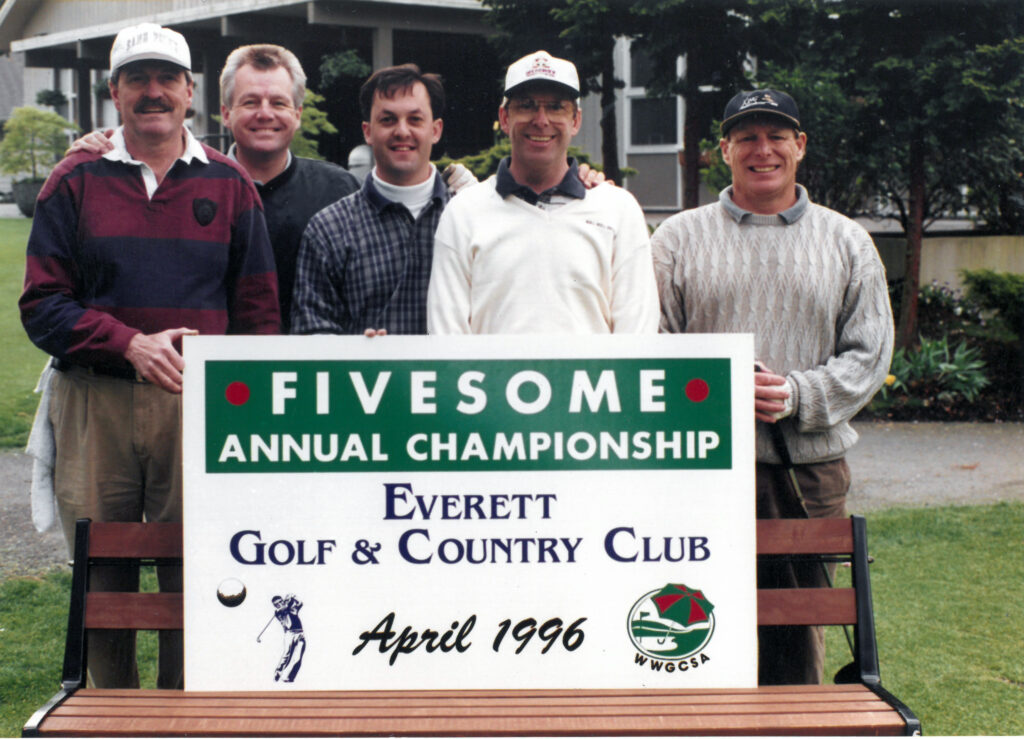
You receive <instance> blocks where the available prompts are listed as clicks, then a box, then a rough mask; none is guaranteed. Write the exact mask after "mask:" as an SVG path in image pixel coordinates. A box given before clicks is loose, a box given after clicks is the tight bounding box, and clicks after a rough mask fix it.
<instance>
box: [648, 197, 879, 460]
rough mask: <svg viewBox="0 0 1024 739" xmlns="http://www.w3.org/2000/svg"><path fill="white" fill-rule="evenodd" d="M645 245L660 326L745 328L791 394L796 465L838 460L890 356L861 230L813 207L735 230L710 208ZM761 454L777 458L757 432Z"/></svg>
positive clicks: (789, 432) (875, 266)
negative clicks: (654, 280)
mask: <svg viewBox="0 0 1024 739" xmlns="http://www.w3.org/2000/svg"><path fill="white" fill-rule="evenodd" d="M801 191H802V194H801V199H802V200H805V199H806V193H805V192H803V188H801ZM723 196H724V197H729V191H728V190H727V191H725V192H724V193H723ZM652 247H653V250H654V266H655V274H656V277H657V281H658V290H659V293H660V296H661V314H662V315H661V330H662V331H666V332H673V333H682V332H686V333H753V334H754V347H755V348H754V351H755V353H756V356H757V358H758V359H759V360H761V361H762V362H764V363H765V364H766V365H767V366H768V367H770V368H771V369H772V370H774V371H775V372H778V373H779V374H782V375H785V376H786V378H787V380H788V383H789V386H790V388H791V390H792V392H793V401H794V407H795V410H794V414H793V416H792V417H791V418H788V419H785V420H783V421H782V422H780V423H781V425H782V428H783V431H784V433H785V436H786V440H787V442H788V444H789V448H790V453H791V455H792V457H793V461H794V462H796V463H798V464H799V463H810V462H824V461H828V460H831V459H837V458H839V457H841V456H843V454H844V453H845V452H846V450H847V449H849V448H850V447H851V446H853V444H854V443H855V442H856V440H857V433H856V432H855V431H854V430H853V429H852V428H851V427H850V424H849V420H850V419H851V418H852V417H853V416H854V415H855V414H856V413H857V411H858V410H860V408H861V407H863V406H864V405H865V404H866V403H867V402H868V401H869V400H870V399H871V397H872V396H873V395H874V394H875V392H876V391H877V390H878V388H879V387H880V386H881V384H882V382H883V380H884V379H885V376H886V373H887V372H888V369H889V362H890V360H891V358H892V341H893V322H892V310H891V308H890V305H889V295H888V291H887V289H886V281H885V271H884V268H883V267H882V263H881V260H880V259H879V257H878V252H877V250H876V249H875V245H874V243H873V242H872V240H871V237H870V236H869V235H868V233H867V231H865V230H864V229H863V228H862V227H861V226H859V225H857V224H856V223H854V222H853V221H852V220H850V219H849V218H846V217H845V216H843V215H841V214H839V213H836V212H835V211H832V210H829V209H828V208H824V207H822V206H819V205H815V204H814V203H807V205H806V210H804V211H803V213H802V214H800V215H799V217H798V218H796V220H795V221H794V222H792V223H789V224H787V223H785V221H783V219H782V218H780V217H779V216H758V215H754V214H748V215H746V216H745V217H744V218H743V220H742V222H740V223H737V222H736V220H734V218H733V217H732V216H731V215H730V214H729V212H728V211H727V210H726V208H725V207H724V206H723V205H722V204H721V203H712V204H710V205H706V206H704V207H702V208H697V209H695V210H689V211H684V212H682V213H678V214H676V215H674V216H672V217H671V218H669V219H668V220H666V221H665V222H664V223H662V224H661V226H660V227H659V228H658V230H657V231H656V232H655V233H654V237H653V239H652ZM751 369H753V368H751ZM758 426H761V424H758ZM757 459H758V461H762V462H776V463H777V462H779V461H780V460H779V458H778V456H777V455H776V454H775V451H774V449H773V448H772V445H771V441H770V439H769V438H768V434H767V433H766V431H765V429H763V428H759V429H758V436H757Z"/></svg>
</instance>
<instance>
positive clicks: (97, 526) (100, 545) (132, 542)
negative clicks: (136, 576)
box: [89, 521, 182, 559]
mask: <svg viewBox="0 0 1024 739" xmlns="http://www.w3.org/2000/svg"><path fill="white" fill-rule="evenodd" d="M89 556H90V557H117V558H123V557H128V558H132V559H180V558H181V556H182V540H181V524H180V523H102V522H99V521H94V522H93V523H92V524H91V525H90V527H89Z"/></svg>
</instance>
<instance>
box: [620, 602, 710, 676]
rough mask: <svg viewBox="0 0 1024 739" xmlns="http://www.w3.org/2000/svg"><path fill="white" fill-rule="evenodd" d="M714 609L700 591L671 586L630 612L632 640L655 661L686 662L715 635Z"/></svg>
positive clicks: (637, 604)
mask: <svg viewBox="0 0 1024 739" xmlns="http://www.w3.org/2000/svg"><path fill="white" fill-rule="evenodd" d="M714 609H715V606H714V605H713V604H712V603H711V601H709V600H708V599H707V598H705V597H704V593H702V592H701V591H700V590H693V589H691V588H689V587H687V586H686V585H673V584H672V583H669V584H668V585H666V586H665V587H663V588H661V589H660V590H652V591H651V592H649V593H647V594H646V595H644V596H643V597H641V598H640V600H638V601H637V602H636V603H634V604H633V608H632V609H631V610H630V612H629V637H630V639H632V640H633V646H635V647H636V648H637V650H638V651H640V652H641V653H642V654H646V655H647V656H648V657H653V658H654V659H665V660H674V659H685V658H686V657H689V656H690V655H693V654H696V653H697V652H699V651H700V650H702V649H703V648H704V647H705V646H707V644H708V642H709V641H711V636H712V634H714V632H715V614H714Z"/></svg>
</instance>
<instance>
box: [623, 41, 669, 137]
mask: <svg viewBox="0 0 1024 739" xmlns="http://www.w3.org/2000/svg"><path fill="white" fill-rule="evenodd" d="M650 78H651V60H650V57H649V56H648V55H647V54H646V53H645V52H644V51H643V50H642V49H640V48H639V47H638V46H636V45H635V44H631V45H630V49H629V76H628V79H629V88H628V90H627V93H626V95H627V98H626V99H627V104H628V106H629V143H630V145H631V146H669V147H676V146H678V145H679V101H678V99H677V98H675V97H670V98H649V97H647V94H646V90H645V87H646V85H647V82H648V81H649V80H650Z"/></svg>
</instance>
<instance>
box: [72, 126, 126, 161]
mask: <svg viewBox="0 0 1024 739" xmlns="http://www.w3.org/2000/svg"><path fill="white" fill-rule="evenodd" d="M113 135H114V129H112V128H108V129H107V130H106V131H93V132H92V133H87V134H86V135H85V136H82V137H81V138H79V139H75V140H74V141H73V142H72V143H71V146H69V147H68V150H67V151H66V152H64V156H66V157H69V156H71V155H72V154H77V153H78V152H80V151H85V152H88V153H90V154H106V153H107V152H108V151H110V150H111V149H113V148H114V145H113V144H112V143H110V137H111V136H113Z"/></svg>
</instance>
